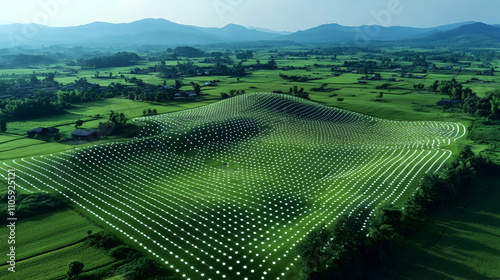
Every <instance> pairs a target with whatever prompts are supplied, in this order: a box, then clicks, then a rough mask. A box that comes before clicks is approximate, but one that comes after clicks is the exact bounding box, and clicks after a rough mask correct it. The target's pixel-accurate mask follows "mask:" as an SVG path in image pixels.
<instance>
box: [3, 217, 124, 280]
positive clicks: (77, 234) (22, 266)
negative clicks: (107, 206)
mask: <svg viewBox="0 0 500 280" xmlns="http://www.w3.org/2000/svg"><path fill="white" fill-rule="evenodd" d="M47 229H50V230H47ZM88 230H92V231H93V233H97V232H99V231H101V229H100V228H98V227H97V226H95V225H93V224H92V223H90V222H89V221H88V220H87V219H86V218H84V217H82V216H80V215H79V214H78V213H77V212H75V211H73V210H61V211H58V212H54V213H50V214H45V215H40V216H35V217H32V218H28V219H23V220H22V221H19V223H18V225H17V226H16V244H15V246H16V272H15V277H14V278H12V275H11V273H12V272H8V271H7V266H8V265H7V264H2V266H0V279H47V280H49V279H65V276H66V271H67V269H68V264H69V263H70V262H71V261H72V260H78V261H81V262H83V263H84V264H85V267H84V272H88V271H92V270H93V269H96V268H98V267H101V266H104V265H108V264H111V263H113V262H114V261H115V260H114V259H113V258H111V257H109V255H108V254H107V253H106V252H105V251H103V250H101V249H97V248H93V247H90V246H88V245H87V244H86V243H84V239H85V238H86V237H87V231H88ZM8 246H10V245H8V244H7V242H2V244H0V250H2V252H8ZM8 275H10V276H8ZM4 277H5V278H4Z"/></svg>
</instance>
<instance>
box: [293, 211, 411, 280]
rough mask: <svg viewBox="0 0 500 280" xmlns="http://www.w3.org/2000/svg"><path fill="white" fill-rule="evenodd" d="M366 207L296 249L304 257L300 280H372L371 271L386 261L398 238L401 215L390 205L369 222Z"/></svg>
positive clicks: (315, 232) (320, 230) (316, 232)
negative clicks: (371, 268)
mask: <svg viewBox="0 0 500 280" xmlns="http://www.w3.org/2000/svg"><path fill="white" fill-rule="evenodd" d="M369 212H370V211H369V210H368V209H367V208H365V207H363V206H361V207H359V208H357V209H355V211H353V213H352V214H350V215H346V214H344V215H342V216H341V217H340V218H339V219H338V220H337V222H336V223H335V224H334V225H333V226H328V227H327V226H324V225H322V226H320V227H319V228H318V229H315V230H313V231H312V232H311V233H309V234H308V235H307V237H306V238H305V239H303V240H302V241H301V242H300V243H299V244H298V245H297V247H296V251H297V253H298V254H299V255H300V256H301V263H300V267H299V272H298V275H297V276H298V278H299V279H370V277H369V272H370V267H371V266H373V265H381V264H384V263H385V262H386V261H387V258H388V255H389V254H390V252H391V249H392V247H393V246H394V245H393V241H394V239H395V238H396V237H397V236H398V234H397V231H396V228H397V227H398V226H399V222H400V217H401V212H400V211H398V210H397V209H395V208H394V207H393V206H391V205H389V204H388V203H382V204H381V205H379V206H378V207H377V210H376V215H375V216H374V218H373V219H371V220H370V222H369V224H367V223H366V219H367V217H368V215H369Z"/></svg>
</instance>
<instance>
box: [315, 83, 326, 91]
mask: <svg viewBox="0 0 500 280" xmlns="http://www.w3.org/2000/svg"><path fill="white" fill-rule="evenodd" d="M327 86H328V84H322V85H321V86H319V87H313V88H311V91H327V89H326V87H327Z"/></svg>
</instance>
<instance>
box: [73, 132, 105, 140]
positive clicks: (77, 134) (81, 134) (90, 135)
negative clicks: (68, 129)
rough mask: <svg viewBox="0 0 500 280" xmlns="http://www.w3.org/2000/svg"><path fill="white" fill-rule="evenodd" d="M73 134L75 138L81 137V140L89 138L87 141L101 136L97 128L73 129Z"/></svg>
mask: <svg viewBox="0 0 500 280" xmlns="http://www.w3.org/2000/svg"><path fill="white" fill-rule="evenodd" d="M71 136H73V138H75V139H81V140H87V141H90V140H93V139H96V138H98V137H99V135H98V133H97V130H95V129H91V130H82V129H78V130H75V131H73V133H71Z"/></svg>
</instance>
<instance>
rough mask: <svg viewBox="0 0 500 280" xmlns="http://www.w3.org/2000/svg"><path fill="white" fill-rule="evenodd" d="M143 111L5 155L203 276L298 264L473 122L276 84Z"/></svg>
mask: <svg viewBox="0 0 500 280" xmlns="http://www.w3.org/2000/svg"><path fill="white" fill-rule="evenodd" d="M141 121H142V122H144V124H145V125H146V130H145V131H144V135H143V136H142V138H141V139H137V140H133V141H129V142H125V143H116V144H106V145H102V146H98V147H92V148H89V149H85V150H84V151H80V152H77V153H76V154H75V153H64V154H55V155H53V156H44V157H36V158H33V159H26V160H25V161H16V162H9V163H7V164H6V165H7V166H12V167H14V168H16V170H17V174H18V176H19V178H22V179H20V180H25V181H23V182H24V183H23V185H24V186H25V187H26V188H27V189H28V190H31V191H36V188H41V189H42V190H46V191H51V192H55V193H59V194H62V195H64V196H66V198H67V199H68V200H69V201H70V202H71V203H72V205H74V206H75V207H77V208H78V209H81V210H82V211H83V212H84V213H86V214H87V215H89V217H91V218H92V219H93V220H94V221H96V222H98V223H99V224H100V225H102V226H103V227H105V228H106V229H109V230H110V231H111V232H113V233H115V234H117V235H118V236H120V237H121V238H123V239H125V240H127V242H129V243H130V244H131V245H133V246H135V247H136V248H139V249H140V250H142V251H143V252H144V253H146V255H149V256H152V257H154V258H156V259H157V260H159V261H161V262H163V263H165V264H166V265H167V266H169V267H170V268H172V269H174V270H178V271H179V272H180V274H181V275H184V274H185V275H186V276H185V277H184V278H191V279H198V278H200V277H201V278H213V279H219V278H220V276H221V275H226V277H227V278H229V279H237V278H241V277H240V276H244V277H249V278H256V277H258V278H260V277H272V278H276V277H278V276H282V275H283V274H285V275H286V272H287V268H288V269H290V268H291V267H292V266H293V265H297V263H298V261H297V260H298V259H297V257H296V256H295V254H294V251H293V248H294V246H295V245H296V244H297V243H298V242H299V241H300V240H301V239H302V238H304V236H306V235H307V234H308V233H309V232H310V231H311V230H312V229H314V228H316V227H317V226H319V225H320V224H321V223H326V224H331V223H334V222H335V220H336V219H338V217H340V215H342V214H344V213H347V214H348V213H351V212H352V211H353V210H354V209H355V208H356V207H359V206H365V207H368V208H369V209H374V207H375V206H376V205H377V204H378V203H380V202H381V201H383V200H390V201H392V202H394V203H396V204H400V203H402V202H403V201H404V199H405V198H406V197H407V196H408V195H411V193H412V192H413V190H414V189H415V187H416V186H417V185H418V181H419V179H420V178H421V176H422V175H423V174H425V173H427V172H435V171H436V170H438V169H439V168H440V167H441V164H442V163H443V162H445V161H446V159H447V158H449V157H450V156H451V152H449V151H448V150H446V145H448V144H450V143H453V142H454V140H457V139H458V138H460V137H461V136H463V135H464V134H465V129H464V127H463V126H460V125H458V124H451V123H440V122H395V121H391V120H382V119H375V118H372V117H369V116H366V115H360V114H356V113H352V112H348V111H344V110H340V109H332V108H330V107H327V106H321V105H318V104H317V103H313V102H310V101H306V100H303V99H298V98H293V97H289V96H284V95H278V94H246V95H243V96H238V97H235V98H231V99H228V100H225V101H223V102H219V103H215V104H211V105H209V106H205V107H200V108H196V109H192V110H186V111H182V112H177V113H173V114H166V115H160V116H154V117H148V118H145V119H142V120H141ZM73 155H74V156H75V157H77V158H79V159H80V160H81V164H78V161H75V158H74V157H73ZM75 162H76V163H77V164H75ZM7 166H5V165H4V166H3V167H1V168H3V169H6V168H7ZM366 218H367V217H366Z"/></svg>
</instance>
